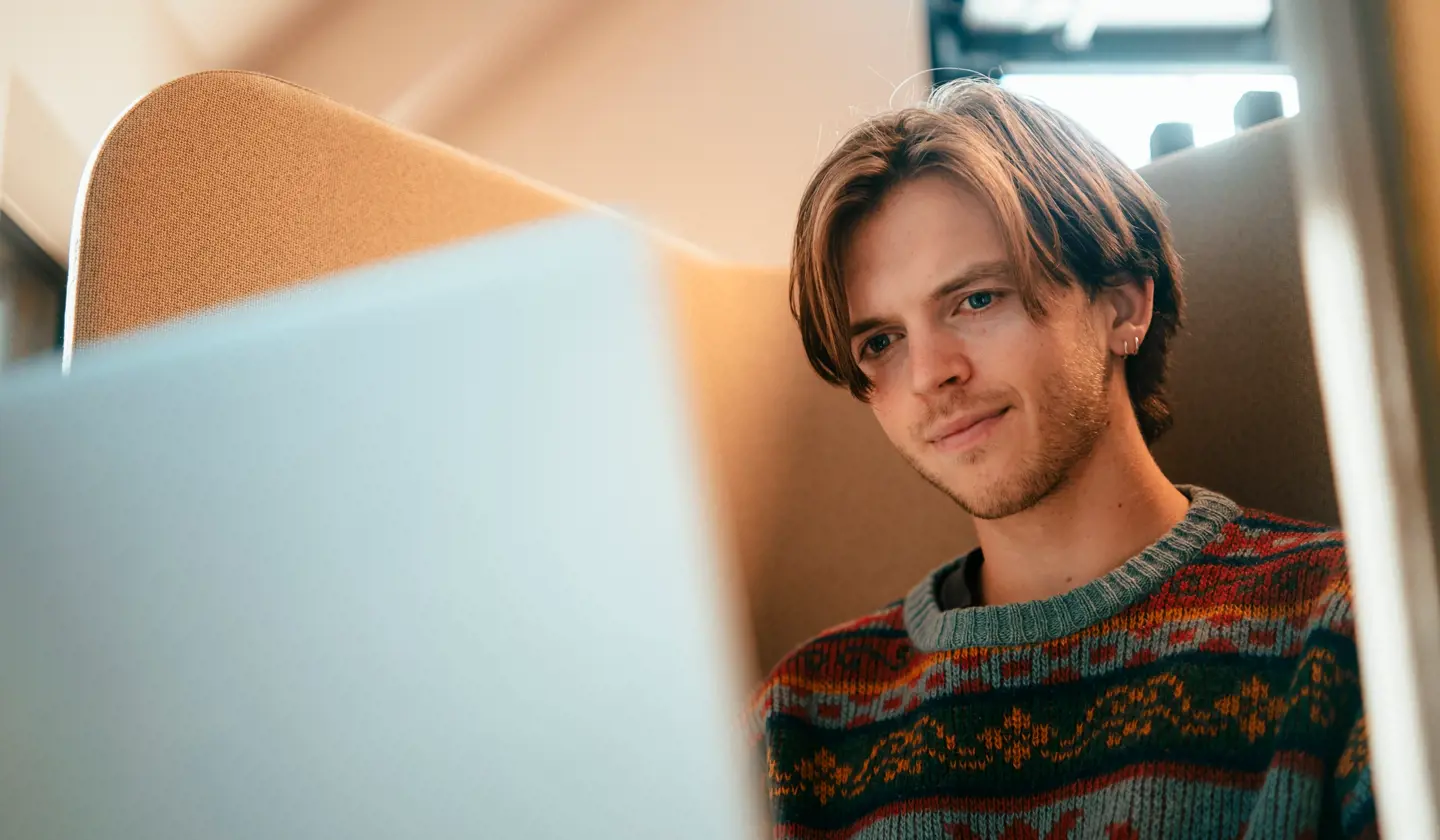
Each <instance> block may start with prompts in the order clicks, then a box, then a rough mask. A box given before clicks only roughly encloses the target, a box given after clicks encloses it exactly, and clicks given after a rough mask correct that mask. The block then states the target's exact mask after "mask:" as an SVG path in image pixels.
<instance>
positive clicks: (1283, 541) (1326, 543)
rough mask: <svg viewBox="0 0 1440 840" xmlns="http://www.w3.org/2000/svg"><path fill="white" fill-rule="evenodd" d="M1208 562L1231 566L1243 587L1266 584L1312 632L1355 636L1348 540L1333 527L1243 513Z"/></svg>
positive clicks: (1215, 546)
mask: <svg viewBox="0 0 1440 840" xmlns="http://www.w3.org/2000/svg"><path fill="white" fill-rule="evenodd" d="M1204 560H1209V561H1211V562H1212V563H1213V564H1215V565H1217V566H1225V567H1228V569H1229V570H1230V571H1231V576H1232V577H1233V578H1234V579H1235V581H1236V583H1238V584H1242V585H1244V584H1249V585H1251V586H1254V585H1257V584H1259V585H1263V587H1264V589H1265V590H1266V591H1267V594H1268V595H1269V596H1270V598H1272V599H1275V600H1277V601H1283V602H1288V603H1290V604H1292V605H1294V606H1295V607H1298V608H1301V610H1302V611H1301V613H1300V614H1297V615H1296V619H1301V617H1302V616H1303V618H1304V619H1308V621H1307V622H1306V623H1308V624H1309V625H1310V626H1311V627H1317V626H1318V627H1324V628H1327V629H1330V630H1333V631H1336V632H1340V633H1343V634H1345V635H1351V634H1352V632H1353V617H1352V606H1351V597H1350V575H1349V568H1348V564H1347V561H1346V552H1345V535H1344V533H1343V532H1342V531H1341V530H1340V529H1338V528H1336V527H1334V526H1330V525H1322V524H1319V523H1315V522H1307V521H1304V520H1300V519H1292V518H1289V517H1285V516H1281V515H1279V514H1274V513H1268V512H1266V511H1261V510H1255V509H1251V508H1242V509H1241V510H1240V513H1239V515H1238V516H1236V517H1235V518H1234V519H1232V520H1231V521H1230V522H1229V523H1228V524H1227V525H1226V526H1225V528H1224V530H1223V532H1222V534H1221V536H1220V539H1218V540H1217V541H1216V542H1214V543H1212V544H1211V545H1209V546H1207V547H1206V549H1205V552H1204V558H1203V560H1202V562H1204ZM1302 620H1303V619H1302Z"/></svg>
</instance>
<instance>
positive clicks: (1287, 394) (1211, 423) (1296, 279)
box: [1140, 120, 1339, 523]
mask: <svg viewBox="0 0 1440 840" xmlns="http://www.w3.org/2000/svg"><path fill="white" fill-rule="evenodd" d="M1295 130H1296V123H1294V122H1293V121H1290V120H1280V121H1275V122H1269V123H1265V124H1263V125H1259V126H1256V127H1255V128H1252V129H1249V130H1247V131H1243V132H1241V133H1239V134H1237V135H1236V136H1235V137H1233V138H1231V139H1229V140H1226V141H1223V142H1220V143H1216V144H1214V145H1211V146H1205V147H1201V148H1197V149H1191V150H1189V151H1185V152H1182V153H1180V154H1177V155H1175V156H1173V157H1167V158H1164V159H1162V160H1159V161H1156V162H1155V163H1153V164H1151V165H1150V166H1147V167H1145V168H1143V169H1141V170H1140V172H1141V174H1142V175H1143V176H1144V177H1145V179H1146V180H1147V181H1148V182H1149V183H1150V185H1151V186H1152V187H1153V188H1154V189H1155V191H1156V192H1158V193H1159V194H1160V196H1161V197H1162V198H1163V199H1165V202H1166V204H1167V210H1168V213H1169V216H1170V222H1171V226H1172V228H1173V229H1174V233H1175V244H1176V247H1177V248H1178V249H1179V251H1180V255H1181V259H1182V263H1183V272H1184V278H1185V280H1184V282H1185V296H1186V302H1187V314H1186V325H1185V327H1184V328H1183V330H1182V333H1181V336H1180V338H1179V339H1178V340H1177V341H1176V342H1175V345H1174V351H1173V357H1172V361H1171V376H1170V393H1171V402H1172V404H1173V407H1174V414H1175V427H1174V428H1173V429H1172V430H1171V431H1170V432H1169V434H1167V435H1166V436H1165V437H1164V438H1161V439H1160V441H1159V442H1158V443H1157V444H1156V446H1155V455H1156V458H1157V459H1158V460H1159V461H1160V465H1161V466H1162V467H1164V468H1165V472H1166V474H1167V475H1169V476H1170V477H1171V478H1172V479H1174V480H1176V481H1183V482H1189V483H1194V484H1200V485H1203V486H1206V487H1211V488H1214V489H1216V490H1220V491H1222V492H1225V493H1228V494H1230V495H1231V496H1233V497H1234V498H1235V499H1236V500H1237V501H1239V502H1241V503H1243V504H1247V505H1251V506H1253V507H1259V508H1264V509H1267V510H1272V511H1275V512H1277V513H1282V514H1285V515H1288V516H1294V517H1299V518H1302V519H1313V520H1319V521H1322V522H1329V523H1335V522H1338V521H1339V514H1338V510H1337V507H1336V502H1335V484H1334V478H1333V476H1332V473H1331V468H1330V450H1329V447H1328V445H1327V442H1326V438H1325V425H1324V417H1323V415H1322V413H1321V403H1320V389H1319V379H1318V376H1317V374H1316V369H1315V358H1314V351H1313V348H1312V346H1311V340H1310V322H1309V316H1308V313H1307V310H1306V305H1305V288H1304V282H1303V277H1302V274H1301V267H1300V245H1299V238H1298V237H1299V234H1298V228H1297V224H1296V215H1295V202H1294V197H1293V195H1294V194H1293V191H1292V186H1291V170H1290V133H1291V132H1293V131H1295Z"/></svg>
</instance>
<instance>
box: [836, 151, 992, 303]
mask: <svg viewBox="0 0 1440 840" xmlns="http://www.w3.org/2000/svg"><path fill="white" fill-rule="evenodd" d="M1006 256H1007V254H1006V249H1005V241H1004V238H1003V237H1002V236H1001V234H1000V228H999V226H998V225H997V223H996V221H995V217H994V215H993V214H992V213H991V211H990V208H989V206H988V205H987V204H986V202H985V201H983V200H982V199H981V198H980V197H979V196H977V195H975V194H974V193H973V192H971V191H969V190H967V189H965V188H964V187H962V186H960V185H959V184H957V183H956V182H955V181H954V180H952V179H950V178H947V177H945V176H942V175H924V176H921V177H919V178H914V179H911V180H908V181H906V182H904V183H902V184H900V185H898V186H897V187H895V188H894V189H893V190H891V191H890V193H889V195H887V196H886V197H885V198H884V200H883V201H881V203H880V206H879V207H877V208H876V209H875V210H874V211H872V212H871V213H869V214H868V215H867V216H866V217H865V218H863V219H862V220H861V221H860V223H859V224H857V225H856V227H855V229H854V231H853V233H852V235H851V237H850V239H849V241H848V242H847V243H846V247H845V250H844V252H843V255H842V259H843V268H844V278H845V294H846V298H847V299H848V300H849V302H850V311H851V315H852V316H856V315H857V313H860V312H862V311H863V312H864V313H865V314H873V312H872V310H879V309H890V308H893V307H895V306H898V305H900V304H901V303H903V302H904V301H905V300H907V299H911V298H918V297H923V296H925V295H928V294H929V293H930V292H931V291H932V290H933V289H934V288H935V287H936V286H938V285H940V284H942V283H945V282H948V281H949V280H951V279H953V278H955V277H957V276H958V275H960V274H962V273H964V272H965V271H966V270H968V269H969V268H971V267H974V266H976V265H979V264H981V263H990V262H996V261H1000V260H1004V259H1005V258H1006Z"/></svg>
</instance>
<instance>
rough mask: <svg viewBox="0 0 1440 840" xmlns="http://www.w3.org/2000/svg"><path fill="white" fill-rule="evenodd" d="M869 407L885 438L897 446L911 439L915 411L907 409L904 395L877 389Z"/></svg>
mask: <svg viewBox="0 0 1440 840" xmlns="http://www.w3.org/2000/svg"><path fill="white" fill-rule="evenodd" d="M869 405H870V411H871V413H873V414H874V415H875V420H876V422H878V423H879V424H880V429H881V430H882V431H884V432H885V436H886V437H888V438H890V441H891V442H892V443H894V444H895V445H897V446H901V445H903V444H905V443H906V442H907V441H908V439H909V429H910V426H911V423H912V418H911V417H910V414H911V413H913V411H911V410H910V409H908V408H907V406H906V401H905V399H904V395H903V394H893V393H890V394H887V393H886V392H885V391H884V390H883V389H881V388H876V390H875V393H874V394H872V395H871V397H870V403H869Z"/></svg>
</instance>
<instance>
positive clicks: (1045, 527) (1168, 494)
mask: <svg viewBox="0 0 1440 840" xmlns="http://www.w3.org/2000/svg"><path fill="white" fill-rule="evenodd" d="M1127 408H1128V406H1127ZM1125 419H1126V420H1127V421H1128V422H1124V423H1116V424H1113V425H1112V426H1111V428H1110V430H1109V432H1107V433H1106V434H1103V435H1101V437H1100V440H1098V441H1096V444H1095V448H1094V450H1093V451H1092V452H1091V453H1090V454H1089V455H1088V456H1087V457H1086V458H1085V459H1084V460H1083V461H1081V462H1080V463H1078V464H1076V465H1075V468H1074V469H1072V470H1071V472H1070V474H1069V475H1068V476H1067V477H1066V480H1065V481H1064V483H1063V484H1061V485H1060V486H1059V487H1057V488H1056V489H1055V491H1054V492H1052V493H1051V494H1050V495H1049V496H1046V497H1045V498H1044V499H1042V500H1041V501H1040V503H1039V504H1037V505H1035V506H1034V507H1031V508H1030V509H1028V510H1025V511H1022V512H1020V513H1018V514H1015V515H1014V516H1008V517H1005V518H1004V519H995V520H976V523H975V530H976V532H977V534H978V535H979V537H980V548H981V551H983V552H984V555H985V562H984V564H983V565H982V566H981V567H980V580H979V592H978V593H977V594H978V597H979V599H980V601H981V603H984V604H986V605H1001V604H1013V603H1019V602H1021V601H1034V600H1039V599H1042V598H1050V597H1053V596H1056V595H1061V594H1064V593H1066V592H1069V591H1070V590H1072V589H1075V588H1076V587H1079V586H1083V585H1085V584H1086V583H1089V582H1090V581H1092V580H1094V579H1096V578H1098V577H1100V576H1102V575H1104V574H1106V573H1108V572H1110V571H1112V570H1114V569H1115V568H1117V567H1119V566H1120V565H1122V564H1123V563H1124V562H1125V561H1126V560H1128V559H1130V558H1131V557H1133V556H1135V555H1137V554H1139V553H1140V552H1141V551H1143V550H1144V549H1145V548H1146V546H1149V545H1150V544H1151V543H1153V542H1155V541H1156V540H1158V539H1160V538H1161V537H1163V536H1164V535H1165V533H1166V532H1167V531H1169V530H1170V529H1171V528H1173V527H1174V526H1175V524H1176V523H1178V522H1179V521H1180V520H1181V519H1183V518H1184V517H1185V513H1186V511H1187V510H1188V508H1189V504H1190V503H1189V500H1188V499H1186V498H1185V495H1184V494H1183V493H1181V492H1180V491H1179V490H1177V489H1175V486H1174V485H1173V484H1171V483H1170V481H1169V479H1167V478H1166V477H1165V474H1164V473H1162V472H1161V471H1160V467H1159V465H1158V464H1156V463H1155V459H1154V458H1153V457H1151V455H1150V450H1149V448H1148V447H1147V446H1146V445H1145V441H1144V439H1143V438H1142V437H1141V435H1140V430H1139V428H1138V427H1137V426H1136V425H1135V423H1134V421H1133V420H1131V419H1130V418H1128V417H1127V418H1125Z"/></svg>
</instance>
